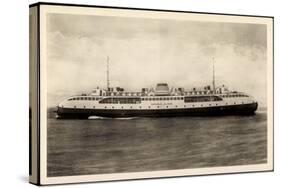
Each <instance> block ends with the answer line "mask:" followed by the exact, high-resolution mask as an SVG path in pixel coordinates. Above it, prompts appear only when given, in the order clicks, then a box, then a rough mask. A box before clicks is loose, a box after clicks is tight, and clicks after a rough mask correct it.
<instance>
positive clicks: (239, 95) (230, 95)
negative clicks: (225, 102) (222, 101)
mask: <svg viewBox="0 0 281 188" xmlns="http://www.w3.org/2000/svg"><path fill="white" fill-rule="evenodd" d="M221 97H223V98H232V97H249V96H248V95H245V94H228V95H221Z"/></svg>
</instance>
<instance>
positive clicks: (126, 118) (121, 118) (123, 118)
mask: <svg viewBox="0 0 281 188" xmlns="http://www.w3.org/2000/svg"><path fill="white" fill-rule="evenodd" d="M136 118H138V117H119V118H113V117H102V116H89V117H88V119H89V120H99V119H117V120H132V119H136Z"/></svg>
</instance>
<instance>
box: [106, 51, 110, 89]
mask: <svg viewBox="0 0 281 188" xmlns="http://www.w3.org/2000/svg"><path fill="white" fill-rule="evenodd" d="M106 85H107V91H109V87H110V84H109V57H108V56H107V70H106Z"/></svg>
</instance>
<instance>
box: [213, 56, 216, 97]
mask: <svg viewBox="0 0 281 188" xmlns="http://www.w3.org/2000/svg"><path fill="white" fill-rule="evenodd" d="M213 91H214V93H215V92H216V83H215V58H214V57H213Z"/></svg>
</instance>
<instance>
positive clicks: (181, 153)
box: [47, 111, 267, 177]
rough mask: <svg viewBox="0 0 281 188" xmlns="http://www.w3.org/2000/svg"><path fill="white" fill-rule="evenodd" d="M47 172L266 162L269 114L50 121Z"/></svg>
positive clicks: (100, 172) (154, 169) (129, 169)
mask: <svg viewBox="0 0 281 188" xmlns="http://www.w3.org/2000/svg"><path fill="white" fill-rule="evenodd" d="M47 122H48V123H47V124H48V125H47V126H48V129H47V175H48V176H49V177H53V176H69V175H89V174H107V173H122V172H144V171H158V170H173V169H190V168H201V167H219V166H232V165H249V164H260V163H265V162H266V159H267V115H266V112H265V111H263V112H257V113H256V115H252V116H224V117H174V118H171V117H169V118H138V117H132V118H125V119H122V118H121V119H112V118H102V117H90V119H85V120H58V119H55V118H53V117H49V118H48V120H47Z"/></svg>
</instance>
